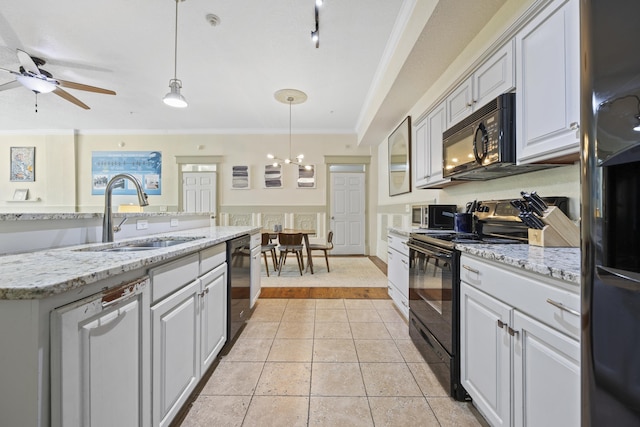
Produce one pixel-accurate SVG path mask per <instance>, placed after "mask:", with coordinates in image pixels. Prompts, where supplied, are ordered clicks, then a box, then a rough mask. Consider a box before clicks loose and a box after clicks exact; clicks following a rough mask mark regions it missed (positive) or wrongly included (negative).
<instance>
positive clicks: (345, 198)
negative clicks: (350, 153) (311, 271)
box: [331, 172, 365, 255]
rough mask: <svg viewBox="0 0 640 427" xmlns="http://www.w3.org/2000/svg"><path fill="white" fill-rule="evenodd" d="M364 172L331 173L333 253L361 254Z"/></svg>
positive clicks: (363, 233)
mask: <svg viewBox="0 0 640 427" xmlns="http://www.w3.org/2000/svg"><path fill="white" fill-rule="evenodd" d="M364 178H365V175H364V173H345V172H334V173H332V174H331V193H332V203H331V229H332V230H333V235H334V238H333V245H334V246H333V253H334V254H338V255H346V254H351V255H363V254H364V247H365V186H364Z"/></svg>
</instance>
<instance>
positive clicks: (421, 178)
mask: <svg viewBox="0 0 640 427" xmlns="http://www.w3.org/2000/svg"><path fill="white" fill-rule="evenodd" d="M445 105H446V104H445V103H444V102H443V103H441V104H440V105H439V106H437V107H436V108H435V109H434V110H432V111H431V112H430V113H429V115H428V116H427V117H426V118H425V119H424V120H422V121H421V122H419V123H418V124H417V125H416V127H415V137H414V144H413V146H414V156H413V158H414V162H415V164H414V168H413V170H414V171H415V176H414V181H413V182H415V186H416V187H417V188H440V187H443V186H445V185H447V184H449V183H450V182H451V180H450V179H449V178H447V179H445V178H443V177H442V132H444V130H445V120H446V109H445Z"/></svg>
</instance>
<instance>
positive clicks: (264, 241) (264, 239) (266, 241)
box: [262, 233, 271, 246]
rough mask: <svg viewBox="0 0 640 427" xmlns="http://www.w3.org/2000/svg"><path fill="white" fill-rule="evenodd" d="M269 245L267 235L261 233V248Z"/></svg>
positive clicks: (269, 241)
mask: <svg viewBox="0 0 640 427" xmlns="http://www.w3.org/2000/svg"><path fill="white" fill-rule="evenodd" d="M269 243H271V239H270V238H269V233H262V246H265V245H268V244H269Z"/></svg>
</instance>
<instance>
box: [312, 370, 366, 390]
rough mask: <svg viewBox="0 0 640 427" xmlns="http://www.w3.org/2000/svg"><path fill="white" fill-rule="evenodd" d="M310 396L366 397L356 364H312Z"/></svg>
mask: <svg viewBox="0 0 640 427" xmlns="http://www.w3.org/2000/svg"><path fill="white" fill-rule="evenodd" d="M311 395H312V396H366V394H365V391H364V383H363V382H362V374H361V373H360V365H359V364H358V363H315V362H314V363H313V367H312V369H311Z"/></svg>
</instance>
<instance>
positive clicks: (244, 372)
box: [182, 299, 487, 427]
mask: <svg viewBox="0 0 640 427" xmlns="http://www.w3.org/2000/svg"><path fill="white" fill-rule="evenodd" d="M486 425H487V424H486V422H485V421H484V420H483V419H482V417H481V416H480V415H479V414H478V413H477V411H476V410H475V408H473V406H472V405H471V404H470V403H464V402H456V401H454V400H452V399H451V398H449V397H448V396H447V393H446V392H445V391H444V390H443V388H442V387H441V386H440V384H439V383H438V381H437V380H436V378H435V376H434V374H433V373H432V372H431V370H430V369H429V367H428V365H427V364H426V363H425V362H424V360H423V358H422V356H421V355H420V354H419V353H418V351H417V350H416V348H415V347H414V345H413V343H412V342H411V340H410V338H409V335H408V328H407V324H406V322H405V321H404V319H403V318H402V317H401V316H400V315H399V314H398V312H397V311H396V310H395V309H394V307H393V305H392V302H391V300H369V299H260V300H259V301H258V304H257V306H256V308H255V311H254V313H253V315H252V317H251V320H250V321H249V322H248V324H247V326H246V327H245V329H244V331H243V332H242V334H241V335H240V337H239V338H238V340H237V341H236V343H235V345H234V346H233V348H232V349H231V351H230V352H229V353H228V354H227V355H226V356H224V357H222V359H221V360H220V363H219V364H218V366H217V367H216V368H215V370H214V372H213V374H212V375H211V377H210V379H209V380H208V382H207V383H206V385H205V386H204V388H203V389H202V391H201V393H200V395H199V396H198V397H197V399H196V401H195V402H194V403H193V405H192V407H191V408H190V410H189V412H188V414H187V416H186V418H185V419H184V421H183V422H182V426H189V427H191V426H216V427H218V426H251V427H253V426H269V427H274V426H287V427H292V426H456V427H459V426H486Z"/></svg>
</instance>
